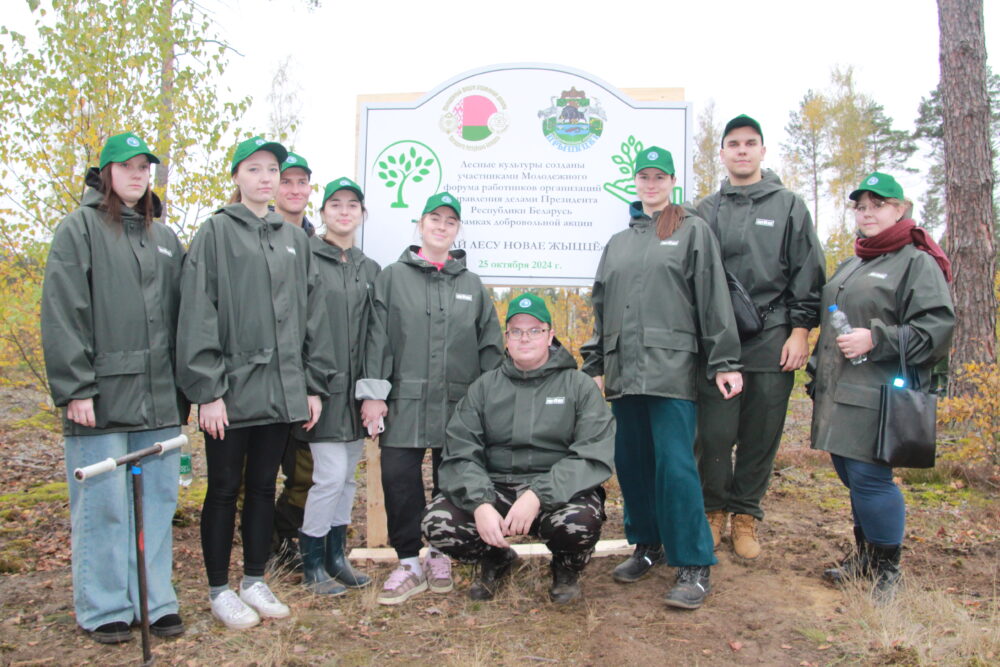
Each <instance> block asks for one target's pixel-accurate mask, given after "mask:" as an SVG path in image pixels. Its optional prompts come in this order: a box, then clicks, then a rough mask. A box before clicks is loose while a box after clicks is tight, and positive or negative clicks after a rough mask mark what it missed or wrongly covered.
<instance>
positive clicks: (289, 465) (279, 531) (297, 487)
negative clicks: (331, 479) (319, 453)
mask: <svg viewBox="0 0 1000 667" xmlns="http://www.w3.org/2000/svg"><path fill="white" fill-rule="evenodd" d="M281 471H282V472H283V473H285V484H284V486H283V487H282V488H281V495H279V496H278V501H277V502H276V503H275V504H274V535H275V538H276V539H277V540H281V539H288V538H293V537H298V534H299V528H301V527H302V518H303V517H304V516H305V511H306V498H307V497H308V496H309V489H310V487H312V473H313V458H312V452H311V451H310V450H309V443H306V442H300V441H299V440H297V439H296V438H294V437H293V436H291V435H289V436H288V443H287V445H286V447H285V455H284V457H283V458H282V460H281Z"/></svg>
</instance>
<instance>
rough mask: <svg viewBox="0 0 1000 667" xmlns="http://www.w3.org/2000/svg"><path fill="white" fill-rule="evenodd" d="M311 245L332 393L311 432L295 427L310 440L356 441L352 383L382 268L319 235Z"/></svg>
mask: <svg viewBox="0 0 1000 667" xmlns="http://www.w3.org/2000/svg"><path fill="white" fill-rule="evenodd" d="M309 248H310V249H311V250H312V253H313V257H314V258H315V259H316V264H317V265H318V267H319V277H320V284H321V286H322V290H323V300H324V302H325V304H326V311H327V315H328V317H329V319H330V326H331V329H330V332H331V334H332V338H333V355H334V362H335V364H336V367H337V374H336V375H335V376H333V378H332V379H331V380H330V397H329V398H328V399H327V400H326V401H325V402H324V403H323V414H322V415H321V416H320V418H319V422H317V424H316V426H314V427H313V428H312V430H310V431H305V430H303V429H302V428H297V429H295V437H296V438H298V439H299V440H304V441H308V442H318V441H323V442H349V441H351V440H358V439H360V438H363V437H365V429H364V427H363V426H362V425H361V403H360V402H358V401H357V400H355V398H354V383H355V382H357V380H358V378H360V377H361V372H362V368H363V360H364V351H365V340H366V338H367V335H368V317H369V314H370V313H371V303H372V298H373V295H374V291H375V278H376V276H378V274H379V272H380V271H381V270H382V268H381V267H380V266H379V265H378V263H377V262H376V261H375V260H373V259H371V258H370V257H366V256H365V254H364V253H363V252H361V250H360V249H359V248H349V249H347V250H341V248H339V247H338V246H335V245H330V244H329V243H327V242H326V241H324V240H323V239H321V238H319V237H318V236H313V237H312V238H310V239H309ZM345 256H346V257H345Z"/></svg>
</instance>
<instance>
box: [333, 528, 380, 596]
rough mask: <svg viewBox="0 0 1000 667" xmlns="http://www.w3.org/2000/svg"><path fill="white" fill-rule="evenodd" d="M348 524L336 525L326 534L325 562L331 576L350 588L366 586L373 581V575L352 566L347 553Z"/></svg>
mask: <svg viewBox="0 0 1000 667" xmlns="http://www.w3.org/2000/svg"><path fill="white" fill-rule="evenodd" d="M346 546H347V526H334V527H333V528H331V529H330V532H329V533H327V534H326V557H325V559H324V561H323V562H324V564H325V566H326V571H327V572H328V573H329V574H330V576H331V577H333V578H334V579H336V580H337V581H339V582H340V583H342V584H344V585H345V586H347V587H348V588H364V587H365V586H367V585H368V584H370V583H371V582H372V580H371V577H369V576H368V575H366V574H362V573H361V572H358V571H357V570H355V569H354V568H353V567H351V563H350V561H348V560H347V555H346V554H345V553H344V551H345V548H346Z"/></svg>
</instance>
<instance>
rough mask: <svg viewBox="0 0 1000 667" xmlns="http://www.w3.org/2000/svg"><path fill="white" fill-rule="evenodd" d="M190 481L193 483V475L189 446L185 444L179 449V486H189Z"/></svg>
mask: <svg viewBox="0 0 1000 667" xmlns="http://www.w3.org/2000/svg"><path fill="white" fill-rule="evenodd" d="M192 481H194V475H193V474H192V471H191V445H189V444H186V443H185V444H184V446H182V447H181V474H180V485H181V486H191V482H192Z"/></svg>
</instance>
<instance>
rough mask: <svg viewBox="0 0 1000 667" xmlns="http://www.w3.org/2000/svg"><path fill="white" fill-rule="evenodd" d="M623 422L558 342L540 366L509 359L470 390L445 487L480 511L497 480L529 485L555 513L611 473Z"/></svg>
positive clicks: (456, 427)
mask: <svg viewBox="0 0 1000 667" xmlns="http://www.w3.org/2000/svg"><path fill="white" fill-rule="evenodd" d="M614 452H615V422H614V419H613V418H612V417H611V411H610V410H609V409H608V404H607V403H606V402H605V401H604V398H603V397H602V396H601V392H600V391H599V390H598V389H597V385H596V384H594V381H593V380H592V379H590V377H588V376H587V375H585V374H583V373H581V372H580V371H578V370H577V369H576V360H574V359H573V357H572V355H570V353H569V352H567V351H566V350H565V348H563V347H562V345H561V344H559V342H558V341H555V342H554V344H553V346H552V347H550V348H549V360H548V361H547V362H545V364H543V365H542V366H541V367H540V368H537V369H535V370H532V371H521V370H518V369H517V367H516V366H514V362H513V361H512V360H511V358H510V357H509V356H507V357H505V358H504V361H503V364H502V365H501V366H500V368H497V369H495V370H492V371H490V372H488V373H484V374H483V375H481V376H480V377H479V379H478V380H476V381H475V382H473V383H472V386H471V387H469V393H468V394H466V396H465V398H463V399H462V401H461V402H460V403H459V404H458V408H457V409H456V410H455V414H454V416H453V417H452V418H451V421H450V422H448V442H447V444H445V447H444V453H443V456H442V459H441V467H440V469H439V470H438V482H439V486H440V488H441V492H442V493H444V495H445V496H446V497H447V498H448V500H450V501H451V502H453V503H454V504H455V505H457V506H458V507H461V508H462V509H465V510H467V511H469V512H474V511H475V509H476V508H477V507H479V506H480V505H482V504H483V503H492V502H493V501H494V500H496V491H495V490H494V488H493V485H494V484H496V483H501V484H528V485H529V486H530V487H531V489H532V490H533V491H534V492H535V495H537V496H538V498H539V500H540V501H541V503H542V509H544V510H547V511H551V510H554V509H557V508H558V507H561V506H562V505H565V504H566V502H567V501H568V500H569V499H570V498H572V497H573V496H574V495H576V494H578V493H580V492H582V491H586V490H588V489H592V488H593V487H595V486H598V485H600V484H601V483H602V482H604V481H605V480H607V479H608V478H609V477H611V472H612V462H613V461H614Z"/></svg>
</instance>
